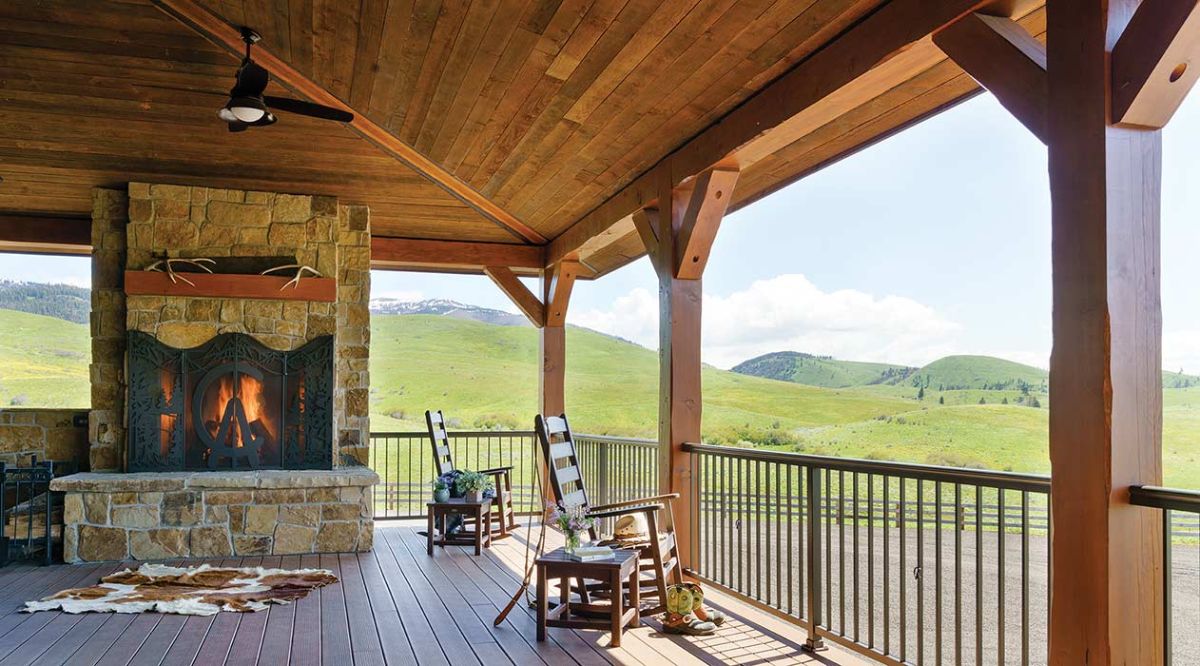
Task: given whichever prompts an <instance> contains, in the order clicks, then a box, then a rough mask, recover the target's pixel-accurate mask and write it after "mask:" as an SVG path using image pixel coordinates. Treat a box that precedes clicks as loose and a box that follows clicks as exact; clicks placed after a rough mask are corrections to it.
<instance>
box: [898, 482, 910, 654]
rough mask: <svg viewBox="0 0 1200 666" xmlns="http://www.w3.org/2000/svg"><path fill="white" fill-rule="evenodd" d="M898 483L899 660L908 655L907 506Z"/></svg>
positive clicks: (905, 487)
mask: <svg viewBox="0 0 1200 666" xmlns="http://www.w3.org/2000/svg"><path fill="white" fill-rule="evenodd" d="M897 481H899V483H900V509H899V511H897V514H898V518H899V521H900V569H899V573H900V606H899V608H900V661H904V659H905V657H907V656H908V594H907V592H908V587H907V586H908V571H907V569H908V557H906V555H907V551H908V536H907V534H905V523H906V522H908V520H907V518H908V516H907V515H905V514H906V513H907V510H908V507H907V506H906V504H907V502H906V501H905V495H906V494H907V486H908V484H907V483H905V479H904V477H900V478H899V479H897Z"/></svg>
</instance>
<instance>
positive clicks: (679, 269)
mask: <svg viewBox="0 0 1200 666" xmlns="http://www.w3.org/2000/svg"><path fill="white" fill-rule="evenodd" d="M737 179H738V171H736V170H732V169H713V170H711V171H706V172H704V173H703V174H701V175H700V177H699V178H697V179H696V185H695V187H693V188H692V194H691V197H690V199H689V201H688V207H687V212H685V213H684V215H683V222H682V224H681V225H680V227H679V230H678V231H677V232H676V233H677V234H678V235H679V240H678V242H677V243H675V257H674V264H675V265H674V266H673V269H674V271H675V277H676V278H678V279H680V280H699V279H700V277H701V276H703V275H704V267H705V265H707V264H708V253H709V252H710V251H711V250H712V244H713V241H714V240H716V238H717V229H719V228H720V227H721V219H722V218H724V217H725V210H726V209H727V208H728V207H729V202H730V201H732V200H733V186H734V184H736V183H737Z"/></svg>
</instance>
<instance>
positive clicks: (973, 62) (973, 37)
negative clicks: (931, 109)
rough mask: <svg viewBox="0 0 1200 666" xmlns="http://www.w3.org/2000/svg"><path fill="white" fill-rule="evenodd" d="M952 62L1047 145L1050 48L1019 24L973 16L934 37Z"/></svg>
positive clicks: (996, 18) (1002, 19)
mask: <svg viewBox="0 0 1200 666" xmlns="http://www.w3.org/2000/svg"><path fill="white" fill-rule="evenodd" d="M933 42H934V43H935V44H937V45H938V48H940V49H941V50H942V51H944V52H945V53H946V55H948V56H950V59H951V60H953V61H954V62H955V64H957V65H958V66H959V67H962V68H963V70H964V71H966V73H967V74H969V75H971V78H973V79H975V80H976V81H978V82H979V85H981V86H983V87H984V88H987V89H988V91H989V92H991V93H992V94H993V95H995V96H996V99H997V100H999V101H1000V104H1001V105H1003V106H1004V108H1006V109H1008V111H1009V112H1010V113H1012V114H1013V116H1014V117H1016V119H1017V120H1019V121H1020V122H1021V124H1022V125H1024V126H1025V127H1026V128H1027V129H1028V130H1029V131H1030V132H1033V134H1034V136H1036V137H1037V138H1038V139H1039V140H1040V141H1041V142H1042V143H1046V95H1047V92H1046V91H1047V88H1046V85H1047V84H1046V81H1047V79H1046V47H1045V46H1044V45H1043V44H1042V43H1041V42H1039V41H1037V39H1034V37H1033V35H1031V34H1029V33H1028V32H1027V31H1026V30H1025V29H1024V28H1022V27H1021V26H1020V25H1019V24H1017V22H1016V21H1013V20H1012V19H1009V18H1005V17H1002V16H987V15H984V14H968V15H967V16H964V17H963V18H961V19H959V20H958V21H956V22H955V23H954V24H953V25H951V26H949V27H947V28H946V29H945V30H942V31H940V32H938V33H937V34H935V35H934V36H933Z"/></svg>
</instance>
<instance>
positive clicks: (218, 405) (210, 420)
mask: <svg viewBox="0 0 1200 666" xmlns="http://www.w3.org/2000/svg"><path fill="white" fill-rule="evenodd" d="M212 395H215V396H216V397H215V399H209V400H205V404H204V427H205V428H207V429H208V431H209V433H211V434H212V435H213V436H214V437H215V436H216V435H217V433H218V431H219V430H220V429H221V423H222V422H223V421H225V420H226V418H229V417H234V416H236V415H235V414H233V413H230V411H229V410H230V409H231V408H233V409H236V405H235V404H231V402H233V401H234V398H237V402H239V403H240V404H241V409H242V413H243V414H244V415H245V417H246V423H247V424H248V425H249V427H250V430H251V431H253V433H242V432H241V424H240V423H239V420H238V419H237V418H229V421H230V424H229V426H230V427H229V430H228V433H229V434H228V439H227V440H226V442H227V443H228V444H229V445H231V446H236V447H241V446H243V444H244V442H245V440H246V439H248V438H249V437H250V435H251V434H254V435H263V434H265V435H266V436H267V440H268V441H273V440H274V435H273V433H274V430H275V423H273V422H272V421H271V418H270V410H268V409H267V407H266V398H265V394H264V391H263V385H262V382H260V381H258V380H257V379H255V378H254V377H251V376H249V375H244V374H239V375H238V376H237V384H236V390H235V384H234V378H233V376H232V375H226V376H224V377H221V378H220V380H219V382H218V384H217V386H216V387H215V389H214V390H213V391H212ZM227 415H228V416H227Z"/></svg>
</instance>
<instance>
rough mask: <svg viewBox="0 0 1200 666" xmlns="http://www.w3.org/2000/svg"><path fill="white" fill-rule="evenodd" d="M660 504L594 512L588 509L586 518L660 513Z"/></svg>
mask: <svg viewBox="0 0 1200 666" xmlns="http://www.w3.org/2000/svg"><path fill="white" fill-rule="evenodd" d="M664 508H666V507H664V506H663V505H662V504H638V505H637V506H626V507H620V508H616V509H606V510H604V511H596V510H595V509H589V510H588V512H587V517H588V518H616V517H617V516H628V515H630V514H633V513H646V512H651V511H662V510H663V509H664Z"/></svg>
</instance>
